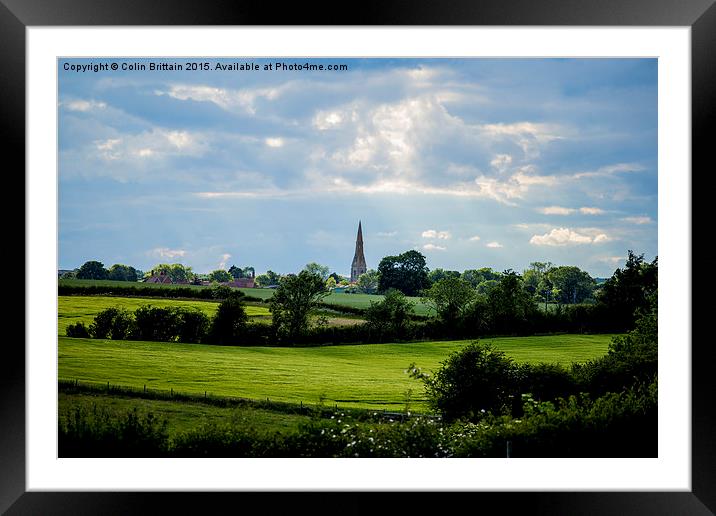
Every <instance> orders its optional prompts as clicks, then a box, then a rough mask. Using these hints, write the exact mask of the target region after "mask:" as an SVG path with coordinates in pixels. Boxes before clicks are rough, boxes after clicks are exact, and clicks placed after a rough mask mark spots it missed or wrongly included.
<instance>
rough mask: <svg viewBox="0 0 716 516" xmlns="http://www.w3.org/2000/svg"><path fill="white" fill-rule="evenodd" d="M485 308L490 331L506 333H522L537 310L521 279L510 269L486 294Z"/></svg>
mask: <svg viewBox="0 0 716 516" xmlns="http://www.w3.org/2000/svg"><path fill="white" fill-rule="evenodd" d="M487 306H488V310H489V323H490V326H491V328H492V330H493V331H495V332H506V333H518V332H520V331H522V329H523V328H525V327H526V326H527V324H528V323H529V321H530V319H531V318H532V317H533V316H534V314H535V312H536V310H537V306H536V305H535V301H534V298H533V297H532V295H531V294H530V293H529V292H527V290H525V288H524V283H523V282H522V278H521V277H520V276H519V275H518V274H517V273H516V272H514V271H512V270H510V269H508V270H506V271H504V272H503V273H502V279H501V280H500V282H499V283H498V284H497V285H496V286H495V287H494V288H493V289H491V290H490V291H489V292H488V293H487Z"/></svg>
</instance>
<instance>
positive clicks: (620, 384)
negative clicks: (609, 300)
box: [572, 299, 658, 395]
mask: <svg viewBox="0 0 716 516" xmlns="http://www.w3.org/2000/svg"><path fill="white" fill-rule="evenodd" d="M657 371H658V322H657V306H656V300H655V299H654V300H653V306H652V308H651V310H650V311H649V312H648V313H645V314H644V313H642V314H641V315H640V317H639V318H638V319H637V321H636V327H635V328H634V329H633V330H632V331H630V332H629V333H627V334H626V335H621V336H617V337H614V338H613V339H612V342H611V344H610V345H609V351H608V352H607V354H606V355H605V356H603V357H601V358H598V359H595V360H590V361H588V362H587V363H585V364H581V365H580V364H577V365H574V366H573V368H572V373H573V374H574V376H575V377H576V380H577V381H578V382H579V385H580V387H581V389H582V390H584V391H587V392H590V393H593V394H596V395H601V394H604V393H606V392H620V391H623V390H625V389H627V388H629V387H630V386H632V385H634V384H636V383H642V382H645V381H648V380H649V379H650V378H652V377H654V376H655V375H656V374H657Z"/></svg>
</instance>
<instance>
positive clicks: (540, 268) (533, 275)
mask: <svg viewBox="0 0 716 516" xmlns="http://www.w3.org/2000/svg"><path fill="white" fill-rule="evenodd" d="M553 267H554V265H553V264H552V262H532V263H530V268H529V269H527V270H525V271H523V273H522V281H524V283H525V289H527V290H528V291H529V292H530V293H532V294H533V295H534V296H535V297H536V298H537V299H538V300H539V301H544V303H545V310H546V309H547V302H548V301H549V300H550V299H552V289H553V288H554V285H553V284H552V281H551V280H550V279H549V272H550V271H551V270H552V268H553Z"/></svg>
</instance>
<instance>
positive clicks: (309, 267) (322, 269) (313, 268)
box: [303, 262, 330, 281]
mask: <svg viewBox="0 0 716 516" xmlns="http://www.w3.org/2000/svg"><path fill="white" fill-rule="evenodd" d="M303 270H304V271H308V272H310V273H311V274H316V275H318V276H320V277H321V279H322V280H323V281H326V280H327V279H328V272H329V271H330V269H329V268H328V266H327V265H321V264H318V263H316V262H311V263H307V264H306V266H305V267H304V268H303Z"/></svg>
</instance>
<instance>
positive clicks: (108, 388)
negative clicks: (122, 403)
mask: <svg viewBox="0 0 716 516" xmlns="http://www.w3.org/2000/svg"><path fill="white" fill-rule="evenodd" d="M107 392H109V382H107Z"/></svg>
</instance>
